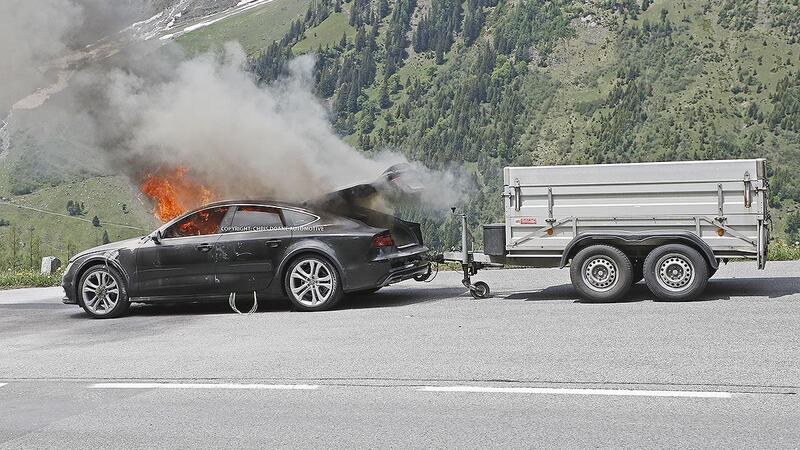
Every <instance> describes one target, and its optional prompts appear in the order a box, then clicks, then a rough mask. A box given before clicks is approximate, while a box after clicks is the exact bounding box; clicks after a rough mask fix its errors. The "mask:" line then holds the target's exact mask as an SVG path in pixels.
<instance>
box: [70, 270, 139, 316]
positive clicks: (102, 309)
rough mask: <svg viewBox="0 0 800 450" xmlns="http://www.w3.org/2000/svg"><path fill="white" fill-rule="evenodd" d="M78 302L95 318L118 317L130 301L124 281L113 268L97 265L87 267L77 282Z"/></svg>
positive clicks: (126, 308) (125, 309)
mask: <svg viewBox="0 0 800 450" xmlns="http://www.w3.org/2000/svg"><path fill="white" fill-rule="evenodd" d="M78 287H79V291H78V302H79V303H80V305H81V307H82V308H83V310H84V311H86V313H87V314H89V315H90V316H92V317H94V318H96V319H108V318H112V317H119V316H121V315H123V314H125V313H126V312H127V311H128V307H129V306H130V302H129V301H128V292H127V291H126V290H125V282H124V281H123V279H122V276H120V274H119V272H117V271H116V270H115V269H114V268H112V267H109V266H107V265H99V266H94V267H91V268H89V270H87V271H86V272H84V274H83V275H82V276H81V279H80V282H79V283H78Z"/></svg>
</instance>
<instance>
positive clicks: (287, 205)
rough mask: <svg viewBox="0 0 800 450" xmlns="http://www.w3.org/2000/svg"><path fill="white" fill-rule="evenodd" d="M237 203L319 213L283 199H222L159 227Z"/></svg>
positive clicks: (165, 226)
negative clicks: (206, 210)
mask: <svg viewBox="0 0 800 450" xmlns="http://www.w3.org/2000/svg"><path fill="white" fill-rule="evenodd" d="M235 205H264V206H274V207H276V208H291V209H297V210H300V211H304V212H307V213H309V214H314V215H319V214H318V213H316V212H314V211H312V210H310V209H308V207H306V206H304V205H302V204H299V203H288V202H281V201H277V200H253V199H249V200H220V201H216V202H212V203H208V204H205V205H203V206H201V207H199V208H195V209H193V210H191V211H187V212H185V213H183V214H181V215H179V216H178V217H176V218H174V219H172V220H170V221H168V222H166V223H165V224H163V225H161V226H160V227H159V229H161V228H167V227H169V226H170V225H172V224H173V223H175V222H178V221H179V220H181V219H183V218H184V217H187V216H190V215H192V214H194V213H196V212H198V211H202V210H204V209H208V208H214V207H220V206H235Z"/></svg>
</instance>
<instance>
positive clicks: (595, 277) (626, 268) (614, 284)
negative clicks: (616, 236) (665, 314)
mask: <svg viewBox="0 0 800 450" xmlns="http://www.w3.org/2000/svg"><path fill="white" fill-rule="evenodd" d="M569 275H570V279H571V280H572V285H573V286H574V287H575V289H577V291H578V293H579V294H580V296H581V297H582V298H583V299H585V300H588V301H590V302H614V301H617V300H619V299H621V298H622V297H624V296H625V294H627V293H628V291H629V290H630V288H631V284H632V281H633V265H632V264H631V261H630V259H628V257H627V256H626V255H625V253H623V252H622V250H620V249H618V248H616V247H612V246H610V245H592V246H589V247H586V248H584V249H583V250H581V251H579V252H578V253H577V254H576V255H575V257H574V258H572V262H571V263H570V268H569Z"/></svg>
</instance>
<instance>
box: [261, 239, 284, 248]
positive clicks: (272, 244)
mask: <svg viewBox="0 0 800 450" xmlns="http://www.w3.org/2000/svg"><path fill="white" fill-rule="evenodd" d="M264 243H265V244H266V245H267V247H277V246H279V245H281V240H280V239H270V240H268V241H266V242H264Z"/></svg>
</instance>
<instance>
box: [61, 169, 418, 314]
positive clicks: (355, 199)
mask: <svg viewBox="0 0 800 450" xmlns="http://www.w3.org/2000/svg"><path fill="white" fill-rule="evenodd" d="M389 186H391V187H392V189H396V188H398V187H399V188H401V189H403V190H406V191H407V190H408V189H411V187H410V185H398V184H397V183H394V182H393V180H392V171H391V170H390V171H387V173H386V174H384V177H382V178H381V180H380V181H379V182H376V183H370V184H364V185H358V186H354V187H351V188H348V189H344V190H341V191H337V192H335V193H332V194H329V195H327V196H326V197H324V198H322V199H318V200H316V201H314V202H312V203H308V204H302V205H296V204H289V203H283V202H273V201H254V200H243V201H225V202H217V203H212V204H209V205H206V206H204V207H202V208H200V209H197V210H194V211H191V212H189V213H187V214H185V215H183V216H181V217H179V218H177V219H175V220H173V221H171V222H169V223H166V224H165V225H163V226H162V227H160V228H158V229H157V230H156V231H154V232H153V233H151V234H149V235H148V236H145V237H142V238H135V239H129V240H126V241H121V242H116V243H112V244H108V245H104V246H100V247H95V248H92V249H89V250H87V251H84V252H82V253H80V254H78V255H76V256H75V257H73V258H72V259H71V260H70V264H69V266H68V267H67V269H66V271H65V273H64V277H63V287H64V290H65V292H66V296H65V298H64V303H69V304H77V305H80V306H81V307H83V308H84V309H85V310H86V312H87V313H88V314H89V315H91V316H93V317H116V316H119V315H122V314H124V313H125V312H126V311H127V308H128V306H129V304H130V303H131V302H176V301H202V300H217V299H225V298H227V297H228V295H229V294H230V293H232V292H239V293H252V292H257V293H258V295H263V296H267V297H273V298H274V297H282V296H286V297H288V298H289V300H290V301H291V302H292V303H293V304H294V306H295V308H297V309H300V310H304V311H316V310H324V309H329V308H331V307H333V306H334V305H335V304H336V303H337V302H338V301H339V299H340V298H341V297H342V295H343V294H345V293H353V292H369V291H375V290H377V289H380V288H381V287H383V286H386V285H389V284H392V283H396V282H399V281H403V280H407V279H411V278H417V279H423V278H425V277H426V275H427V274H428V273H429V272H430V264H429V262H428V260H427V252H428V249H427V248H426V247H425V246H424V245H423V242H422V233H421V231H420V226H419V224H416V223H412V222H407V221H404V220H401V219H399V218H396V217H394V216H392V215H390V214H386V213H382V212H379V211H376V210H374V209H370V208H367V207H364V206H362V204H363V201H364V200H365V199H367V198H370V197H372V196H373V195H376V194H377V193H378V192H379V191H381V190H385V188H387V187H389Z"/></svg>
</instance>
